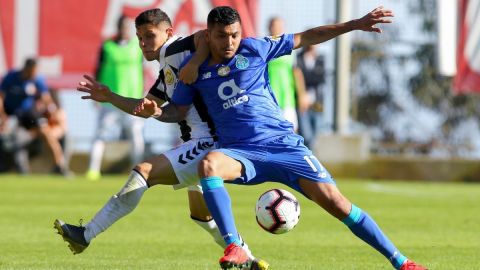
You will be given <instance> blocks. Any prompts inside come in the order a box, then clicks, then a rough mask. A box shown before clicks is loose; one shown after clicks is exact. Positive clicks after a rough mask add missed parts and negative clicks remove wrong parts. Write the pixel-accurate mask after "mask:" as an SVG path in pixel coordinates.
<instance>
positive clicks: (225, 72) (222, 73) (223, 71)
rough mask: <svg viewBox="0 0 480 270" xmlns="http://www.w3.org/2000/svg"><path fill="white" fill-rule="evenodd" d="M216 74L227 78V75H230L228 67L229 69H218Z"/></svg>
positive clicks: (226, 67)
mask: <svg viewBox="0 0 480 270" xmlns="http://www.w3.org/2000/svg"><path fill="white" fill-rule="evenodd" d="M217 73H218V75H220V76H227V75H228V74H230V67H229V66H223V67H220V68H219V69H218V70H217Z"/></svg>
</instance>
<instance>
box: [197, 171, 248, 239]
mask: <svg viewBox="0 0 480 270" xmlns="http://www.w3.org/2000/svg"><path fill="white" fill-rule="evenodd" d="M200 183H201V184H202V189H203V197H204V198H205V202H206V203H207V207H208V210H210V213H211V214H212V217H213V219H214V220H215V223H217V226H218V229H219V230H220V233H221V234H222V236H223V239H224V240H225V243H226V244H227V245H229V244H231V243H236V244H238V245H239V246H241V242H240V239H239V238H238V232H237V228H236V227H235V220H234V218H233V213H232V206H231V201H230V196H229V195H228V192H227V190H226V189H225V187H224V186H223V179H222V178H221V177H217V176H211V177H205V178H203V179H201V180H200Z"/></svg>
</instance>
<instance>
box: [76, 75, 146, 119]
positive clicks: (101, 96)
mask: <svg viewBox="0 0 480 270" xmlns="http://www.w3.org/2000/svg"><path fill="white" fill-rule="evenodd" d="M83 77H84V78H85V80H86V81H81V82H79V83H78V86H77V90H78V91H80V92H84V93H86V94H88V95H86V96H82V99H91V100H95V101H98V102H108V103H111V104H112V105H113V106H115V107H117V108H119V109H120V110H122V111H124V112H126V113H128V114H132V115H133V110H134V109H135V107H136V106H137V104H138V103H139V102H140V101H141V99H136V98H127V97H123V96H120V95H118V94H116V93H114V92H112V91H111V90H110V88H108V86H106V85H104V84H101V83H99V82H98V81H97V80H95V79H94V78H93V77H91V76H88V75H84V76H83ZM137 116H140V117H143V116H142V115H141V114H139V115H137Z"/></svg>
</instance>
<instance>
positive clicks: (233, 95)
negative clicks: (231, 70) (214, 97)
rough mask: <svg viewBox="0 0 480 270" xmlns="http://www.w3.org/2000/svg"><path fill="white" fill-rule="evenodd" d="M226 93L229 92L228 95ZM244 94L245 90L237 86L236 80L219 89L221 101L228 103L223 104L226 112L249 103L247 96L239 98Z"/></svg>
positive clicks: (222, 84) (227, 82)
mask: <svg viewBox="0 0 480 270" xmlns="http://www.w3.org/2000/svg"><path fill="white" fill-rule="evenodd" d="M227 89H230V91H231V92H230V94H228V92H229V91H225V90H227ZM225 92H227V93H225ZM244 92H245V90H243V89H240V87H238V86H237V85H236V84H235V80H234V79H231V80H229V81H226V82H223V83H221V84H220V86H219V87H218V96H219V97H220V98H221V99H223V100H225V101H226V102H225V103H223V108H224V109H225V110H226V109H229V108H232V107H235V106H237V105H238V104H241V103H244V102H247V101H248V100H249V98H248V96H247V95H241V96H239V97H237V95H238V94H242V93H244Z"/></svg>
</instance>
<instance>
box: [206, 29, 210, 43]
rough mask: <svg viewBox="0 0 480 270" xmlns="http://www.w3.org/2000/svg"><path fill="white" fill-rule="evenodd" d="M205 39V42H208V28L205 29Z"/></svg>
mask: <svg viewBox="0 0 480 270" xmlns="http://www.w3.org/2000/svg"><path fill="white" fill-rule="evenodd" d="M205 41H206V42H207V43H210V30H209V29H207V30H206V31H205Z"/></svg>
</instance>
